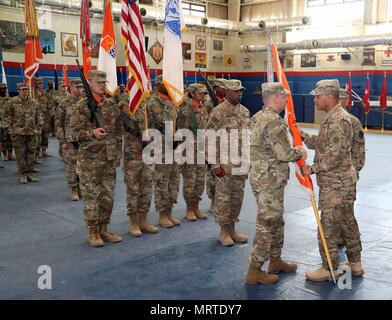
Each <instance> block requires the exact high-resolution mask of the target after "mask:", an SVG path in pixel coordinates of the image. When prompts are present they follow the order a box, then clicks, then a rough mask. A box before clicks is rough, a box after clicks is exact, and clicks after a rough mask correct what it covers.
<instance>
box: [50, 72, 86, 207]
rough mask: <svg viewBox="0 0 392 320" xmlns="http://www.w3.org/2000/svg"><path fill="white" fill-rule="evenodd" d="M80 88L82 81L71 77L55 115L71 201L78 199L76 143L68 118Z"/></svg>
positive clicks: (69, 118)
mask: <svg viewBox="0 0 392 320" xmlns="http://www.w3.org/2000/svg"><path fill="white" fill-rule="evenodd" d="M81 88H82V81H81V80H80V79H72V80H71V81H70V89H71V94H70V95H68V96H67V97H66V98H65V100H63V101H62V102H60V104H59V106H58V107H57V116H56V120H57V123H56V128H57V138H58V139H59V143H60V145H61V149H62V154H63V159H64V167H65V172H66V175H67V182H68V187H69V188H70V189H71V200H72V201H78V200H79V180H78V176H77V174H76V155H77V152H78V143H77V142H76V141H74V139H73V138H72V134H71V127H70V120H71V115H72V110H73V108H75V106H76V104H77V103H78V102H79V100H80V89H81Z"/></svg>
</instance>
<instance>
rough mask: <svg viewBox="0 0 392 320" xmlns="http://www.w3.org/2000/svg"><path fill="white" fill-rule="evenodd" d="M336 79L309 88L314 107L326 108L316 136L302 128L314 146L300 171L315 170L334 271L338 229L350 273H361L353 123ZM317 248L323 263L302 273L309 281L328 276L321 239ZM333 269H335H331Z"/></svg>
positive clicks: (319, 279)
mask: <svg viewBox="0 0 392 320" xmlns="http://www.w3.org/2000/svg"><path fill="white" fill-rule="evenodd" d="M339 91H340V88H339V81H338V80H321V81H319V82H317V85H316V88H315V89H314V90H313V91H312V92H311V94H312V95H314V96H315V98H314V102H315V105H316V108H317V109H318V110H322V111H325V112H327V115H326V117H325V119H324V120H323V122H322V123H321V124H320V131H319V134H318V135H317V136H311V135H309V134H306V133H304V132H302V138H303V141H304V142H305V144H306V145H307V147H308V148H310V149H315V158H314V163H313V165H312V166H310V167H308V166H304V168H303V171H304V174H306V175H310V174H316V178H317V184H318V186H319V188H320V189H319V208H320V210H321V224H322V226H323V229H324V233H325V238H326V241H327V246H328V249H329V253H330V256H331V262H332V265H333V269H334V273H336V276H338V274H337V268H338V243H337V241H338V237H339V233H340V232H341V233H342V235H343V238H344V241H345V243H346V255H347V258H348V262H349V264H350V267H351V271H352V275H354V276H361V275H362V274H363V273H364V271H363V269H362V264H361V250H362V246H361V240H360V233H359V229H358V224H357V221H356V219H355V216H354V210H353V208H354V206H353V204H354V201H355V183H356V181H357V179H358V178H357V172H356V170H355V167H354V166H353V162H352V159H351V152H352V147H353V140H354V137H353V126H352V122H351V119H350V116H349V114H348V113H347V112H346V111H345V110H344V109H343V108H342V107H341V105H340V104H339ZM318 238H319V251H320V255H321V258H322V262H323V265H322V266H321V268H319V269H317V270H315V271H310V272H307V273H306V278H307V279H308V280H311V281H326V280H332V275H331V274H330V271H329V267H328V263H327V259H326V256H325V254H324V249H323V246H322V242H321V239H320V236H319V235H318ZM335 270H336V271H335Z"/></svg>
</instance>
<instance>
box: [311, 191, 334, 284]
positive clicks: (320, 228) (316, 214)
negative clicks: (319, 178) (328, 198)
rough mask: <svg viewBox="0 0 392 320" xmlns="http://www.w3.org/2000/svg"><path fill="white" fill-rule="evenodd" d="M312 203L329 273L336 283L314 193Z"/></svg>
mask: <svg viewBox="0 0 392 320" xmlns="http://www.w3.org/2000/svg"><path fill="white" fill-rule="evenodd" d="M310 201H311V202H312V207H313V212H314V216H315V217H316V221H317V226H318V230H319V233H320V238H321V242H322V244H323V249H324V253H325V256H326V257H327V262H328V267H329V271H330V272H331V275H332V279H333V282H334V283H336V279H335V275H334V273H333V267H332V261H331V256H330V255H329V250H328V246H327V241H326V240H325V235H324V229H323V226H322V224H321V221H320V216H319V213H318V209H317V205H316V199H315V197H314V192H312V194H311V196H310Z"/></svg>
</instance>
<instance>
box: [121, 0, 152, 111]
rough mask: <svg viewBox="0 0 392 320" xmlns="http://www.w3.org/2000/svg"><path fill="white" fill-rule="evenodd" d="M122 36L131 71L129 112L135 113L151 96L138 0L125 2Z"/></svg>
mask: <svg viewBox="0 0 392 320" xmlns="http://www.w3.org/2000/svg"><path fill="white" fill-rule="evenodd" d="M121 36H122V40H123V41H124V44H125V61H126V64H127V67H128V71H129V75H128V83H127V84H128V88H129V111H130V112H132V113H135V112H136V110H137V108H138V107H139V105H140V103H141V102H142V100H143V98H144V97H145V96H146V95H148V94H149V90H148V79H147V64H146V48H145V44H144V27H143V21H142V17H141V15H140V11H139V1H138V0H123V3H122V8H121Z"/></svg>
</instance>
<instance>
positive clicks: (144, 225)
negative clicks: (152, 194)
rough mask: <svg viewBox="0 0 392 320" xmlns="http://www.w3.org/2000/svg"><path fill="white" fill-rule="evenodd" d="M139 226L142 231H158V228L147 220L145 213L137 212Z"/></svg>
mask: <svg viewBox="0 0 392 320" xmlns="http://www.w3.org/2000/svg"><path fill="white" fill-rule="evenodd" d="M139 227H140V231H141V232H143V233H158V232H159V229H158V228H157V227H156V226H154V225H152V224H150V223H148V221H147V213H139Z"/></svg>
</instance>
